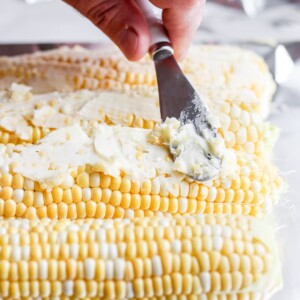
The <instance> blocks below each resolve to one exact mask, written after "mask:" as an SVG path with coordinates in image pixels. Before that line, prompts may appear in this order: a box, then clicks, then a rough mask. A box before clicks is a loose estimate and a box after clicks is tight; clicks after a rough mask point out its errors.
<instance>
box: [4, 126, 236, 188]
mask: <svg viewBox="0 0 300 300" xmlns="http://www.w3.org/2000/svg"><path fill="white" fill-rule="evenodd" d="M171 124H173V126H175V125H176V122H173V123H171ZM174 124H175V125H174ZM165 128H166V126H165ZM155 132H156V131H155V130H154V132H152V131H151V130H148V129H140V128H129V127H121V126H108V125H106V124H96V125H94V126H93V127H92V128H89V129H87V130H84V129H83V128H82V127H80V126H79V125H77V124H75V125H72V126H67V127H64V128H60V129H56V130H54V131H53V132H51V133H49V134H48V135H47V136H46V137H45V138H43V139H41V140H39V141H38V142H37V143H36V144H34V145H30V144H26V145H18V146H15V148H14V149H13V150H11V151H10V152H9V153H8V154H7V155H5V156H3V160H2V162H1V166H0V167H1V168H2V169H7V167H8V166H9V165H13V171H14V172H16V173H20V174H21V175H23V176H24V177H26V178H29V179H31V180H34V181H37V182H40V183H43V184H45V185H47V187H48V188H50V189H51V188H52V187H53V186H57V185H60V184H61V183H63V182H64V181H66V180H67V179H68V178H69V175H70V174H71V172H72V171H73V170H74V169H75V168H77V167H79V166H84V165H91V166H92V168H94V169H95V170H97V171H101V172H104V173H105V174H107V175H110V176H113V177H117V176H119V175H120V174H121V173H122V174H124V176H125V177H127V178H129V179H131V180H134V181H138V182H143V181H144V180H146V179H154V180H155V181H156V182H158V183H159V184H162V183H164V184H167V185H168V186H167V189H168V190H169V191H172V190H173V188H174V184H176V183H178V182H180V181H182V180H183V179H184V178H185V177H186V176H185V171H186V169H184V167H181V165H180V164H183V165H186V164H187V165H188V166H187V168H192V163H191V161H190V160H187V157H186V156H182V157H180V158H179V160H178V161H177V162H176V161H175V162H173V159H172V157H171V155H170V151H169V149H168V147H167V146H165V145H162V144H155V143H153V134H154V133H155ZM170 134H171V136H172V131H171V132H170ZM174 140H175V139H174ZM194 154H195V159H196V158H197V155H196V153H194ZM194 154H193V155H194ZM226 156H227V154H226V152H225V154H224V158H225V161H226ZM234 170H235V171H234ZM236 171H237V168H236V166H235V165H234V164H233V165H230V171H229V172H231V173H232V175H233V176H235V174H236V173H235V172H236ZM223 172H224V174H225V175H226V176H228V171H227V170H221V173H220V176H222V174H223ZM225 175H224V176H225ZM229 178H230V177H229Z"/></svg>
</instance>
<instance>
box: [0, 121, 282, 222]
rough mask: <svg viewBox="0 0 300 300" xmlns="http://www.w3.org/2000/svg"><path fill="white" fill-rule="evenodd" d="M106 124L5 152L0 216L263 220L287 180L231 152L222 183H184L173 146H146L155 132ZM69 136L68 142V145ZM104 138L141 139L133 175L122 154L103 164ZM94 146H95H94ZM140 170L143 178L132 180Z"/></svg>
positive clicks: (261, 162)
mask: <svg viewBox="0 0 300 300" xmlns="http://www.w3.org/2000/svg"><path fill="white" fill-rule="evenodd" d="M103 126H104V125H102V126H101V127H100V131H99V132H100V133H98V131H96V135H95V136H92V137H91V138H89V137H87V136H86V135H85V133H84V132H83V131H82V130H81V129H78V128H77V127H69V128H66V129H62V130H60V131H59V130H57V131H56V132H53V133H51V134H49V135H48V136H47V138H46V139H43V140H41V141H40V143H39V144H37V145H25V146H23V147H21V148H20V147H15V146H14V145H8V146H6V147H5V146H3V147H2V157H3V159H2V167H1V168H2V169H1V171H0V175H1V176H0V186H1V190H0V216H5V217H14V216H17V217H25V218H30V219H32V218H36V217H38V218H46V217H48V218H51V219H57V218H65V217H68V218H70V219H77V218H85V217H95V218H123V217H127V218H132V217H143V216H153V215H154V214H162V213H165V214H171V215H178V214H180V215H184V214H197V213H218V214H220V213H234V214H250V215H253V216H261V215H262V213H263V212H264V211H265V210H266V208H269V207H270V206H272V205H273V204H274V202H275V201H276V200H277V193H278V191H279V190H280V188H281V186H282V182H281V179H280V177H278V175H277V170H276V169H275V167H273V166H272V165H271V164H270V163H269V162H268V161H265V159H263V158H259V157H258V156H253V155H250V156H249V157H248V156H245V154H244V153H240V152H238V151H235V152H233V153H228V154H229V157H230V160H229V161H228V162H227V163H226V158H225V157H224V163H223V169H222V170H221V173H220V176H219V177H217V178H216V179H214V180H211V181H209V182H207V183H200V182H194V181H191V180H190V179H188V178H184V176H179V177H178V174H176V173H174V172H173V171H172V169H170V168H171V167H172V163H171V161H170V158H169V153H168V151H166V150H165V148H163V147H160V146H153V145H151V144H148V143H145V140H146V137H147V134H148V131H147V130H140V129H139V130H138V131H137V132H136V130H135V129H130V128H128V129H126V130H124V129H123V130H121V128H118V127H107V126H106V127H105V126H104V127H103ZM102 132H107V133H108V135H109V136H110V135H113V136H116V141H112V140H109V139H108V140H105V135H103V134H102ZM128 132H129V133H130V135H128ZM97 134H99V135H97ZM135 134H138V135H135ZM61 136H63V137H64V136H67V138H66V140H65V141H64V140H63V139H61V138H60V137H61ZM120 136H121V137H120ZM56 137H58V138H56ZM98 137H99V138H100V140H102V143H105V144H110V143H120V144H122V143H124V140H126V139H129V140H130V139H131V143H134V139H135V141H136V143H137V144H133V146H132V147H133V149H135V147H136V146H139V147H140V149H137V150H134V151H135V153H136V154H133V153H132V152H130V153H132V154H131V155H133V157H137V158H136V160H132V159H131V160H130V161H129V162H128V163H129V164H130V169H129V170H128V169H126V165H127V163H125V164H124V165H122V164H120V163H121V161H122V160H123V159H124V158H121V157H124V155H125V156H126V152H124V153H123V152H122V150H120V152H118V153H119V154H118V155H117V156H118V158H117V157H116V158H115V159H116V164H114V163H113V160H112V159H110V162H109V164H108V165H106V162H105V160H103V159H102V158H101V157H102V156H101V155H103V154H101V152H100V154H98V152H97V151H98V150H97V149H99V147H101V146H97V141H98V140H99V138H98ZM87 143H88V144H89V145H91V146H89V147H88V148H87V147H86V146H85V145H86V144H87ZM95 143H96V144H95ZM94 145H95V146H94ZM100 145H101V144H100ZM116 145H117V144H116ZM128 146H130V145H128ZM59 147H60V148H59ZM153 147H154V148H153ZM68 149H72V151H71V152H70V150H68ZM95 149H96V150H95ZM125 149H129V148H125ZM100 150H101V149H100ZM115 150H118V146H115ZM53 151H55V152H53ZM51 153H56V154H54V156H53V155H52V154H51ZM73 153H75V154H76V153H79V154H78V155H77V154H76V156H74V154H73ZM80 153H82V155H80ZM32 155H33V156H32ZM85 155H87V156H85ZM231 155H233V156H234V158H235V159H236V162H235V159H233V160H231ZM157 156H158V157H160V160H157ZM57 157H65V159H64V161H65V162H63V161H61V160H60V159H59V160H58V161H57ZM112 157H115V156H112ZM69 158H70V161H69V160H68V159H69ZM118 160H119V162H118ZM85 161H86V163H84V162H85ZM96 162H97V163H96ZM141 162H143V165H142V168H141V167H140V165H141ZM45 163H46V164H45ZM76 163H77V164H76ZM81 163H82V165H81ZM226 164H227V165H226ZM112 170H113V171H112ZM53 172H54V173H53ZM139 172H142V173H141V174H142V175H141V176H142V177H140V176H138V177H137V178H136V177H131V176H132V175H131V174H139ZM107 174H110V175H107ZM53 177H54V178H55V180H54V181H53V179H52V178H53ZM59 178H61V179H60V180H59Z"/></svg>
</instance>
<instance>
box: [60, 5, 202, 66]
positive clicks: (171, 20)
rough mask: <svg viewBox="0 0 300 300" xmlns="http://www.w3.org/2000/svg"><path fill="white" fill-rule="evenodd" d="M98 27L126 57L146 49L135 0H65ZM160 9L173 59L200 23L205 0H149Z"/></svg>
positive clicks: (182, 51) (145, 33) (142, 20)
mask: <svg viewBox="0 0 300 300" xmlns="http://www.w3.org/2000/svg"><path fill="white" fill-rule="evenodd" d="M65 2H66V3H68V4H70V5H71V6H73V7H74V8H75V9H77V10H78V11H79V12H81V13H82V14H83V15H84V16H86V17H87V18H88V19H89V20H91V21H92V22H93V23H94V24H95V25H96V26H97V27H98V28H99V29H101V30H102V31H103V32H104V33H105V34H106V35H107V36H108V37H109V38H110V39H111V40H112V41H113V42H114V43H115V44H116V45H117V46H118V47H119V48H120V49H121V51H122V52H123V53H124V54H125V56H126V57H127V58H128V59H129V60H133V61H134V60H139V59H140V58H142V57H143V56H144V55H145V54H146V53H147V51H148V48H149V43H150V37H149V30H148V26H147V22H146V20H145V18H144V16H143V14H142V12H141V10H140V9H139V7H138V5H137V4H136V3H135V0H65ZM150 2H152V4H154V5H155V6H157V7H159V8H161V9H162V10H163V12H162V20H163V23H164V26H165V27H166V29H167V31H168V35H169V38H170V40H171V43H172V45H173V48H174V50H175V57H176V58H177V59H181V58H183V56H184V55H185V53H186V50H187V49H188V47H189V45H190V44H191V42H192V40H193V38H194V35H195V33H196V31H197V28H198V27H199V25H200V22H201V19H202V15H203V10H204V5H205V0H150Z"/></svg>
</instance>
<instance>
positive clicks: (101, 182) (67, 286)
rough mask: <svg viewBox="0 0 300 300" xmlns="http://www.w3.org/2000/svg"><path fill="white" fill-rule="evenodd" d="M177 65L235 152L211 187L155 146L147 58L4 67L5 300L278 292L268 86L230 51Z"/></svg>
mask: <svg viewBox="0 0 300 300" xmlns="http://www.w3.org/2000/svg"><path fill="white" fill-rule="evenodd" d="M182 69H183V71H184V72H185V74H187V76H188V78H189V79H190V80H191V82H192V83H193V85H194V86H195V87H196V88H197V89H198V90H199V91H200V92H201V94H202V95H203V97H204V98H205V99H206V102H207V105H208V107H209V109H210V112H211V114H212V115H213V116H215V121H214V124H215V125H216V127H217V130H218V132H219V134H220V135H221V136H222V137H223V138H224V141H225V145H226V151H225V154H224V159H223V166H222V170H221V172H220V175H219V176H218V177H217V178H215V179H213V180H211V181H208V182H206V183H199V182H196V181H193V180H191V179H189V178H187V177H185V176H184V175H182V174H180V173H178V172H175V171H173V170H172V160H171V158H170V155H169V153H168V149H167V148H165V147H164V146H157V145H151V144H149V143H148V142H147V137H148V136H149V134H150V133H151V130H152V129H153V128H154V127H155V125H156V124H157V123H159V122H160V113H159V106H158V96H157V91H156V79H155V74H154V70H153V68H152V63H151V61H150V60H149V59H144V60H143V61H141V62H139V63H130V62H127V61H126V60H125V59H124V58H122V57H121V55H120V54H118V53H117V52H116V51H114V50H111V51H109V52H105V51H104V50H100V51H99V50H96V51H89V50H85V49H82V48H79V47H75V48H73V49H70V48H62V49H59V50H54V51H49V52H44V53H37V54H34V55H24V56H18V57H13V58H7V57H2V58H0V86H1V91H0V143H1V144H0V151H1V156H0V216H1V217H2V219H1V220H0V223H1V225H0V298H3V299H20V298H21V299H182V300H183V299H200V300H266V299H269V297H270V296H271V295H272V294H273V293H274V292H275V291H276V290H277V289H278V288H279V287H280V285H281V270H280V262H279V256H278V251H277V248H278V246H277V244H276V240H275V237H274V230H273V228H271V227H270V226H269V225H268V224H266V223H265V222H264V216H265V214H266V213H267V212H268V211H269V210H270V209H271V208H272V207H273V206H274V205H275V204H276V202H277V201H278V199H279V195H280V192H281V191H282V189H283V182H282V179H281V178H280V177H279V176H278V171H277V169H276V167H275V166H273V164H272V163H271V150H272V147H273V144H274V142H275V140H276V137H277V130H276V128H274V127H273V126H272V125H271V124H269V123H268V122H266V121H265V117H266V116H267V115H268V108H269V103H270V100H271V97H272V95H273V93H274V90H275V86H274V82H273V80H272V77H271V75H270V73H269V71H268V69H267V67H266V65H265V63H264V61H263V60H262V59H261V58H260V57H258V56H257V55H255V54H253V53H251V52H248V51H245V50H241V49H238V48H233V47H225V46H201V47H194V48H193V49H192V50H191V53H190V54H189V56H188V57H187V58H186V60H185V61H183V62H182ZM174 101H176V99H174ZM116 149H117V150H116ZM133 150H134V151H133Z"/></svg>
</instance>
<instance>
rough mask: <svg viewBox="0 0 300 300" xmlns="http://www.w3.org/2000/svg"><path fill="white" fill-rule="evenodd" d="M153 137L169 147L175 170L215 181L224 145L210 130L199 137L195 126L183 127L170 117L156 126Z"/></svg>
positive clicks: (156, 141)
mask: <svg viewBox="0 0 300 300" xmlns="http://www.w3.org/2000/svg"><path fill="white" fill-rule="evenodd" d="M151 137H152V140H153V142H154V143H158V144H164V145H168V146H169V147H170V151H171V153H172V154H173V155H174V165H173V169H174V170H176V171H178V172H182V173H184V174H187V175H189V176H191V177H193V178H203V179H205V178H210V179H212V178H214V177H216V176H217V174H218V173H219V160H220V159H221V158H222V157H223V154H224V151H225V144H224V140H223V139H222V138H221V137H220V136H218V135H217V136H216V137H215V138H213V137H212V136H211V135H210V134H209V132H208V129H204V130H203V134H202V135H198V134H197V133H196V131H195V128H194V125H193V124H185V125H183V126H181V124H180V121H179V120H177V119H175V118H167V120H166V121H165V122H164V123H161V124H157V125H156V127H155V129H154V130H153V132H152V134H151ZM211 154H212V155H211ZM208 155H209V156H210V157H211V158H210V159H208V158H207V157H208Z"/></svg>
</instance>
